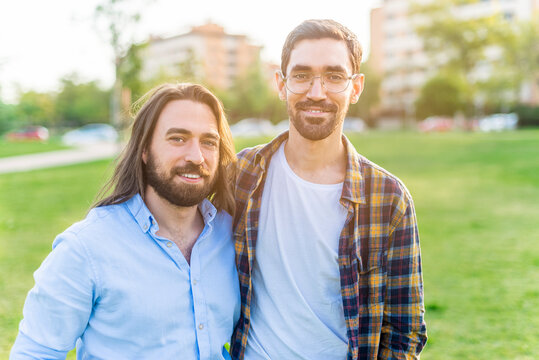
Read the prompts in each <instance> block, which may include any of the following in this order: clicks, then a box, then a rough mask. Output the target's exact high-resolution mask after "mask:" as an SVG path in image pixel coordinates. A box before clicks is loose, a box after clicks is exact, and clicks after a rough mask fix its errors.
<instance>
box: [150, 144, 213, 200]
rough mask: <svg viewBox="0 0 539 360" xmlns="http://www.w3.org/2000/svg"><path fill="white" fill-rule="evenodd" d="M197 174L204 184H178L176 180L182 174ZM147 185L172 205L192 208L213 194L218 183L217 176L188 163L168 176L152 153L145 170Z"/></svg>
mask: <svg viewBox="0 0 539 360" xmlns="http://www.w3.org/2000/svg"><path fill="white" fill-rule="evenodd" d="M186 173H189V174H197V175H200V176H201V177H202V179H203V182H202V184H186V183H179V184H178V183H176V182H175V181H174V178H175V177H176V176H178V175H180V174H186ZM144 176H145V178H146V184H147V185H149V186H151V187H152V188H153V189H154V190H155V192H156V193H157V195H159V197H161V198H163V199H165V200H166V201H168V202H169V203H171V204H172V205H176V206H180V207H191V206H195V205H198V204H200V202H201V201H202V200H204V199H205V198H207V197H208V195H209V194H210V193H211V192H212V190H213V188H214V185H215V183H216V181H217V174H216V173H214V174H211V173H210V172H209V171H208V170H206V169H205V168H203V167H202V166H201V165H197V164H193V163H187V165H185V166H175V167H173V168H172V169H170V171H169V172H168V174H167V173H166V171H164V170H161V168H160V167H159V165H158V164H157V163H156V161H155V158H154V157H153V155H152V153H151V152H150V153H149V154H148V159H147V162H146V166H145V169H144Z"/></svg>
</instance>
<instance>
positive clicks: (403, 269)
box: [378, 195, 427, 359]
mask: <svg viewBox="0 0 539 360" xmlns="http://www.w3.org/2000/svg"><path fill="white" fill-rule="evenodd" d="M408 196H409V195H408ZM408 196H405V197H404V198H401V199H400V201H399V204H398V205H397V209H398V210H399V211H397V212H396V213H397V214H399V215H396V216H395V218H394V219H393V221H392V224H391V233H390V238H389V248H388V255H387V287H386V297H385V304H384V316H383V323H382V333H381V339H380V349H379V353H378V359H418V358H419V353H420V352H421V350H422V349H423V347H424V345H425V343H426V341H427V331H426V325H425V322H424V312H425V308H424V304H423V278H422V273H421V251H420V247H419V234H418V229H417V220H416V215H415V209H414V205H413V201H412V200H411V198H409V197H408Z"/></svg>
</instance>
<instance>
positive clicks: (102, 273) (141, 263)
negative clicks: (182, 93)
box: [10, 195, 240, 360]
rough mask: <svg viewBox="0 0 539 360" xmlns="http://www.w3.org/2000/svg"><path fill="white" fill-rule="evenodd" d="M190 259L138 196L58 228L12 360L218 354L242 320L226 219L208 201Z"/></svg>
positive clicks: (214, 356) (39, 272) (218, 356)
mask: <svg viewBox="0 0 539 360" xmlns="http://www.w3.org/2000/svg"><path fill="white" fill-rule="evenodd" d="M199 211H200V212H201V214H202V216H203V218H204V223H205V226H204V230H203V231H202V233H201V234H200V236H199V238H198V239H197V241H196V243H195V245H194V247H193V250H192V253H191V264H188V263H187V261H186V260H185V257H184V256H183V254H182V253H181V251H180V250H179V248H178V247H177V246H176V245H175V244H174V243H173V242H171V241H170V240H168V239H166V238H163V237H160V236H158V235H156V232H157V231H158V229H159V227H158V225H157V222H156V221H155V219H154V218H153V216H152V214H151V213H150V211H149V210H148V208H147V207H146V205H145V204H144V202H143V201H142V198H141V197H140V196H139V195H136V196H134V197H133V198H131V199H130V200H128V201H127V202H125V203H122V204H120V205H112V206H105V207H100V208H96V209H93V210H91V211H90V213H89V214H88V216H87V217H86V219H84V220H83V221H81V222H78V223H76V224H74V225H73V226H71V227H70V228H68V229H67V230H66V231H65V232H63V233H62V234H60V235H59V236H58V237H57V238H56V240H55V241H54V243H53V250H52V252H51V253H50V254H49V256H47V258H46V259H45V261H44V262H43V263H42V264H41V267H40V268H39V269H38V270H37V271H36V272H35V274H34V278H35V286H34V287H33V288H32V290H30V292H29V294H28V297H27V299H26V303H25V305H24V310H23V315H24V319H23V320H22V321H21V324H20V326H19V334H18V336H17V340H16V341H15V344H14V345H13V348H12V350H11V356H10V359H12V360H15V359H65V357H66V354H67V352H68V351H69V350H71V349H73V348H74V347H75V345H76V346H77V359H114V360H120V359H173V358H174V359H223V358H224V352H223V346H224V344H225V343H228V342H229V341H230V337H231V335H232V331H233V329H234V325H235V322H236V320H237V319H238V317H239V310H240V298H239V286H238V276H237V272H236V267H235V262H234V246H233V243H232V239H231V217H230V215H228V214H227V213H225V212H217V210H216V209H215V207H214V206H213V205H212V204H211V203H210V202H209V201H207V200H204V202H203V203H202V204H201V205H200V206H199Z"/></svg>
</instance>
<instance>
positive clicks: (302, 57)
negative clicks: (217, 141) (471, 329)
mask: <svg viewBox="0 0 539 360" xmlns="http://www.w3.org/2000/svg"><path fill="white" fill-rule="evenodd" d="M360 63H361V47H360V45H359V42H358V40H357V37H356V36H355V34H354V33H352V32H351V31H350V30H349V29H347V28H346V27H344V26H343V25H341V24H339V23H337V22H335V21H333V20H308V21H305V22H303V23H302V24H300V25H299V26H297V27H296V28H295V29H294V30H293V31H292V32H291V33H290V34H289V35H288V37H287V39H286V41H285V44H284V46H283V51H282V55H281V71H280V72H279V73H278V74H276V82H277V87H278V89H279V95H280V97H281V99H282V100H285V101H286V104H287V108H288V115H289V118H290V124H289V125H290V126H289V128H290V129H289V131H287V132H285V133H283V134H281V135H279V136H278V137H277V138H275V139H274V140H273V141H272V142H271V143H269V144H267V145H260V146H257V147H254V148H250V149H245V150H243V151H242V152H240V153H239V154H238V163H237V170H238V175H237V178H236V192H235V193H236V215H235V217H234V237H235V240H236V252H237V260H236V262H237V265H238V273H239V276H240V284H241V285H240V291H241V300H242V312H241V317H240V320H239V321H238V324H237V326H236V329H235V333H234V339H233V344H232V357H233V358H234V359H243V358H245V359H248V360H253V359H256V360H259V359H264V360H268V359H309V360H316V359H320V360H330V359H349V360H351V359H369V360H374V359H415V358H417V357H418V355H419V353H420V352H421V349H422V348H423V346H424V344H425V341H426V327H425V323H424V320H423V313H424V306H423V282H422V276H421V255H420V248H419V235H418V230H417V222H416V216H415V211H414V204H413V201H412V197H411V196H410V193H409V192H408V190H407V189H406V187H405V186H404V184H403V183H402V182H401V181H400V180H399V179H398V178H397V177H395V176H394V175H392V174H391V173H389V172H388V171H386V170H384V169H382V168H381V167H379V166H377V165H376V164H373V163H372V162H370V161H369V160H367V159H366V158H365V157H363V156H361V155H360V154H358V153H357V151H356V149H355V148H354V146H353V145H352V144H351V143H350V142H349V141H348V139H347V138H346V136H344V135H343V122H344V121H345V120H344V119H345V116H346V113H347V111H348V107H349V105H350V104H353V103H356V102H357V101H358V99H359V96H360V95H361V92H362V90H363V85H364V76H363V74H361V73H360V69H359V68H360Z"/></svg>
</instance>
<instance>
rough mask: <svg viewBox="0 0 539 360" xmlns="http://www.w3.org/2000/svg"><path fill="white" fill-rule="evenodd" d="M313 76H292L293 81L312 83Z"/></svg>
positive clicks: (298, 74) (301, 74)
mask: <svg viewBox="0 0 539 360" xmlns="http://www.w3.org/2000/svg"><path fill="white" fill-rule="evenodd" d="M312 77H313V76H312V75H311V74H309V73H296V74H292V79H293V80H295V81H310V80H311V79H312Z"/></svg>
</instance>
